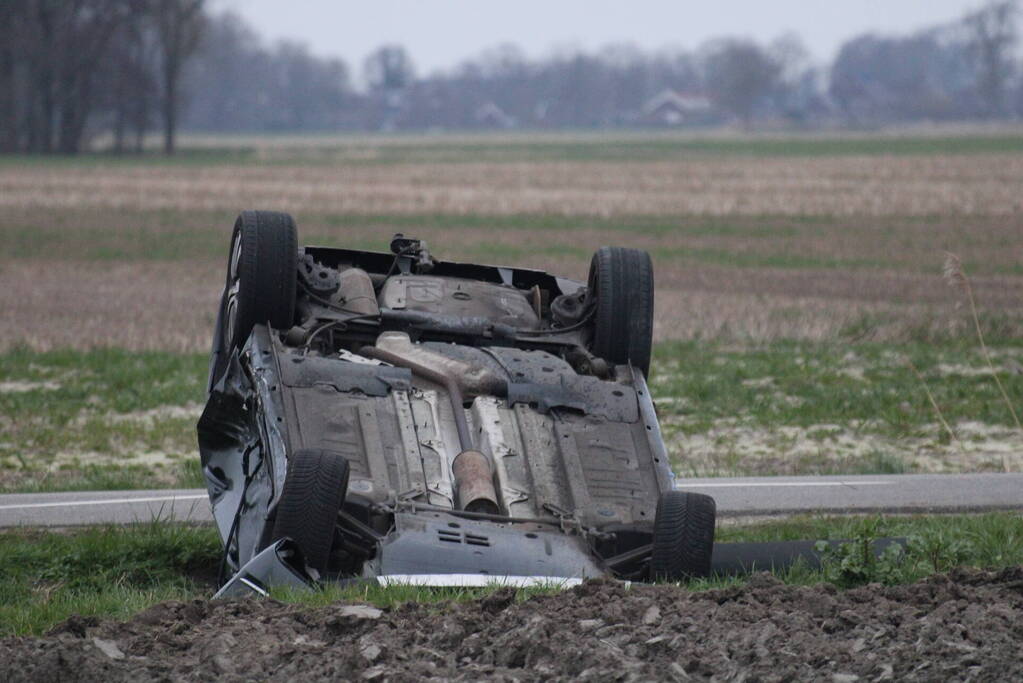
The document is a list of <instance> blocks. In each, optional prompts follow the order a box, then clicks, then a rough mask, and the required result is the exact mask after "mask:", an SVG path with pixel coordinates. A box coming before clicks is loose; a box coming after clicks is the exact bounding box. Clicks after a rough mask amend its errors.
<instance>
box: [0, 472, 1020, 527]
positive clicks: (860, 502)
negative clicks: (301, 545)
mask: <svg viewBox="0 0 1023 683" xmlns="http://www.w3.org/2000/svg"><path fill="white" fill-rule="evenodd" d="M678 488H681V489H684V490H689V491H699V492H701V493H707V494H709V495H711V496H713V497H714V499H715V500H716V501H717V508H718V517H725V518H729V517H731V518H742V517H772V516H784V515H792V514H801V513H821V514H848V513H874V512H885V513H929V512H930V513H936V512H945V513H947V512H983V511H990V510H1023V474H956V475H952V474H902V475H891V476H850V477H843V476H835V477H742V478H729V479H680V480H679V481H678ZM153 519H164V520H174V521H181V522H198V523H209V522H212V521H213V517H212V515H211V513H210V506H209V502H208V499H207V498H206V492H205V491H203V490H201V489H192V490H162V491H92V492H69V493H19V494H5V495H0V527H18V526H40V527H67V526H81V525H89V524H108V523H112V524H129V523H132V522H139V521H141V522H146V521H150V520H153Z"/></svg>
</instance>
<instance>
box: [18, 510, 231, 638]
mask: <svg viewBox="0 0 1023 683" xmlns="http://www.w3.org/2000/svg"><path fill="white" fill-rule="evenodd" d="M219 558H220V545H219V539H218V538H217V534H216V531H215V530H214V529H212V528H210V527H191V526H183V525H173V524H167V523H164V522H161V521H159V520H156V521H153V522H150V523H145V524H138V525H134V526H130V527H123V528H119V527H97V528H91V529H87V530H84V531H75V532H72V533H66V534H63V533H48V532H36V531H8V532H5V533H2V534H0V636H10V635H21V634H38V633H42V632H44V631H46V630H47V629H49V628H51V627H52V626H53V625H55V624H57V623H59V622H60V621H63V620H64V619H66V618H68V617H69V616H71V615H72V614H77V615H82V616H103V617H114V618H127V617H129V616H131V615H132V614H134V613H136V612H138V611H139V610H141V609H144V608H146V607H148V606H150V605H152V604H155V603H157V602H161V601H163V600H171V599H179V600H183V599H189V598H193V597H201V596H202V597H208V596H209V595H210V594H211V588H212V584H213V582H214V581H215V577H216V569H217V563H218V562H219Z"/></svg>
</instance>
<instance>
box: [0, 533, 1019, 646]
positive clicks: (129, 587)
mask: <svg viewBox="0 0 1023 683" xmlns="http://www.w3.org/2000/svg"><path fill="white" fill-rule="evenodd" d="M865 529H868V530H869V532H870V533H871V534H874V535H878V536H895V537H905V536H912V537H914V538H917V539H920V540H919V542H917V544H916V545H914V546H911V552H910V553H909V554H908V555H907V558H906V559H905V561H904V562H903V563H902V564H901V565H900V567H901V572H900V573H899V574H898V576H897V580H898V582H908V581H914V580H916V579H918V578H922V577H924V576H927V575H929V574H931V573H934V561H935V560H937V561H938V568H939V570H940V571H945V570H947V569H949V568H951V567H953V566H974V567H981V568H986V569H999V568H1002V567H1008V566H1015V565H1019V564H1021V563H1023V518H1021V517H1020V516H1019V515H1017V514H1009V513H993V514H985V515H968V516H930V517H890V518H870V519H868V520H863V519H853V518H817V517H801V518H795V519H792V520H787V521H781V522H767V523H762V524H757V525H754V526H748V527H725V528H722V529H719V530H718V540H719V541H724V542H736V541H784V540H799V539H809V540H816V539H846V538H856V537H858V536H862V535H863V533H864V530H865ZM219 559H220V546H219V540H218V538H217V536H216V532H215V531H214V530H213V529H212V528H210V527H191V526H182V525H172V524H167V523H164V522H161V521H159V520H156V521H153V522H151V523H145V524H137V525H134V526H130V527H107V528H93V529H88V530H83V531H74V532H71V533H51V532H36V531H14V532H11V531H9V532H5V533H0V636H11V635H29V634H40V633H44V632H46V631H47V630H49V629H50V628H52V627H53V626H55V625H56V624H58V623H60V622H61V621H63V620H64V619H67V618H68V617H70V616H71V615H79V616H84V617H99V618H117V619H123V618H127V617H129V616H131V615H132V614H134V613H136V612H138V611H140V610H142V609H145V608H146V607H148V606H150V605H152V604H155V603H157V602H161V601H164V600H170V599H175V600H188V599H194V598H200V599H205V598H209V597H210V596H211V595H212V592H213V584H212V581H213V578H214V577H215V574H216V570H217V563H218V562H219ZM952 560H954V561H952ZM778 575H779V576H780V578H782V580H784V581H786V582H788V583H792V584H797V585H811V584H815V583H820V582H821V581H823V580H824V579H825V578H826V573H824V572H821V571H814V570H809V569H807V568H805V567H796V568H793V569H790V570H786V571H782V572H778ZM744 581H745V579H743V578H715V579H711V580H703V581H695V582H692V583H690V584H689V586H688V588H689V589H690V590H706V589H710V588H720V587H724V586H732V585H741V584H742V583H744ZM493 590H495V588H493V587H492V588H483V589H460V588H445V589H433V588H423V587H415V586H393V587H388V588H380V587H378V586H369V585H356V586H347V587H341V586H327V587H325V588H324V589H323V590H320V591H296V590H290V589H275V590H274V591H273V593H272V596H273V597H274V598H275V599H278V600H281V601H285V602H291V603H296V604H300V605H305V606H308V607H317V606H323V605H328V604H332V603H336V602H361V603H370V604H373V605H376V606H378V607H382V608H384V607H394V606H397V605H400V604H403V603H406V602H421V603H437V604H438V605H439V606H441V607H442V605H443V603H445V602H448V601H466V600H472V599H476V598H479V597H482V596H484V595H486V594H487V593H489V592H492V591H493ZM551 590H555V588H553V587H541V588H537V589H530V590H523V591H519V593H518V596H517V597H518V599H519V600H525V599H528V597H530V596H532V595H536V594H537V593H541V592H549V591H551Z"/></svg>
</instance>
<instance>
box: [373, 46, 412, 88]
mask: <svg viewBox="0 0 1023 683" xmlns="http://www.w3.org/2000/svg"><path fill="white" fill-rule="evenodd" d="M363 74H364V75H365V78H366V83H367V84H368V85H369V87H370V88H371V89H373V90H383V91H395V90H401V89H403V88H405V87H407V86H409V85H410V84H411V83H412V79H413V78H415V69H414V67H413V66H412V58H411V57H409V54H408V52H407V51H406V50H405V48H403V47H402V46H400V45H383V46H381V47H379V48H377V49H376V50H375V51H374V52H373V53H372V54H371V55H370V56H369V57H367V58H366V62H365V64H364V65H363Z"/></svg>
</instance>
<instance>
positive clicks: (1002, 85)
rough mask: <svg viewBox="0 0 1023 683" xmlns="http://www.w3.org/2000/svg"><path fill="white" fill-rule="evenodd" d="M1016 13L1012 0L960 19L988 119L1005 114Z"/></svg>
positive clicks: (995, 2) (1002, 0)
mask: <svg viewBox="0 0 1023 683" xmlns="http://www.w3.org/2000/svg"><path fill="white" fill-rule="evenodd" d="M1017 13H1018V9H1017V5H1016V0H993V1H991V2H988V4H987V5H986V6H984V7H983V8H982V9H980V10H978V11H976V12H972V13H970V14H968V15H966V17H964V18H963V24H964V25H965V27H966V30H967V32H968V35H969V38H968V44H969V46H970V48H971V52H972V55H973V57H974V59H975V60H976V63H977V70H978V74H977V92H978V95H979V96H980V97H981V99H982V100H983V101H984V104H985V108H986V114H987V115H988V116H1001V115H1004V114H1005V110H1006V108H1005V104H1006V90H1007V87H1008V82H1009V78H1010V76H1011V73H1012V50H1013V48H1014V47H1015V45H1016V41H1017V38H1018V35H1017V32H1016V17H1017Z"/></svg>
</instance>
